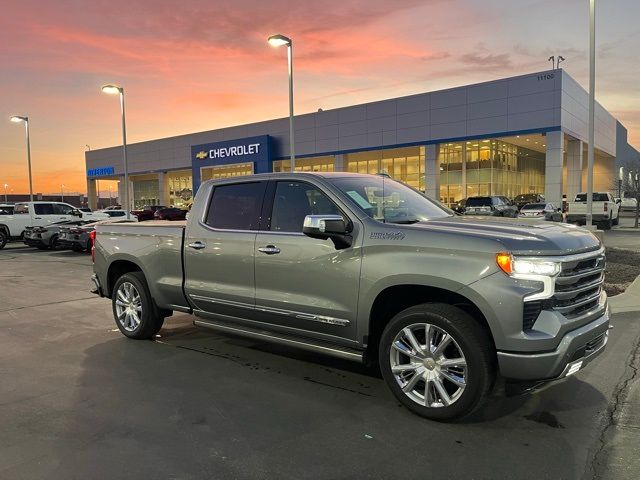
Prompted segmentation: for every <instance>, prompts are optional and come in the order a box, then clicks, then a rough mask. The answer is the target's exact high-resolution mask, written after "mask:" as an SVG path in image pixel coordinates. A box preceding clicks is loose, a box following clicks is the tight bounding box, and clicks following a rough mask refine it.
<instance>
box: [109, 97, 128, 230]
mask: <svg viewBox="0 0 640 480" xmlns="http://www.w3.org/2000/svg"><path fill="white" fill-rule="evenodd" d="M102 91H103V92H104V93H108V94H111V95H115V94H119V95H120V113H121V114H122V156H123V158H124V205H125V210H126V212H127V220H129V219H130V218H131V215H130V214H129V210H131V208H130V205H129V163H128V162H127V124H126V121H125V115H124V88H122V87H119V86H117V85H103V86H102Z"/></svg>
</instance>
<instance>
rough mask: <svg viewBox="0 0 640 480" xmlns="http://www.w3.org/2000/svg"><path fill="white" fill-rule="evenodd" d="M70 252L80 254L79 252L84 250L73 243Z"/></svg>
mask: <svg viewBox="0 0 640 480" xmlns="http://www.w3.org/2000/svg"><path fill="white" fill-rule="evenodd" d="M71 250H73V251H74V252H77V253H80V252H82V251H83V250H84V249H83V248H82V247H81V246H80V245H78V244H75V243H74V244H73V245H72V246H71Z"/></svg>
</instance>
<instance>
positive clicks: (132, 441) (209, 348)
mask: <svg viewBox="0 0 640 480" xmlns="http://www.w3.org/2000/svg"><path fill="white" fill-rule="evenodd" d="M90 272H91V261H90V258H89V256H88V255H83V254H77V253H73V252H68V251H58V252H46V251H45V252H42V251H38V250H35V249H27V248H23V247H20V246H19V245H15V244H12V245H9V246H8V247H7V248H6V249H4V250H2V251H0V326H1V327H0V425H1V426H2V428H1V429H0V479H9V480H12V479H43V478H46V479H52V480H53V479H65V480H68V479H83V480H85V479H87V478H91V479H92V480H98V479H142V478H148V479H185V480H186V479H209V478H210V479H226V478H237V479H301V478H304V479H315V478H318V479H366V478H371V479H391V478H403V479H413V478H416V479H429V478H434V479H440V478H475V479H500V478H505V479H506V478H508V479H520V478H523V479H528V478H531V479H534V478H535V479H540V478H549V479H580V478H603V477H606V476H607V472H613V471H615V472H621V473H619V474H618V473H617V474H616V476H615V477H611V476H609V478H625V475H626V478H633V479H637V478H639V477H640V464H639V463H638V458H640V456H639V455H638V448H637V445H638V444H637V443H636V444H635V447H633V446H627V445H625V442H626V441H627V440H629V439H633V438H637V437H633V436H627V437H626V440H624V441H623V437H622V436H621V433H620V429H619V427H620V426H621V424H622V423H624V422H626V423H629V424H632V423H633V422H634V421H635V422H636V423H635V425H636V429H637V419H638V412H640V400H639V398H640V394H639V393H638V387H637V385H638V382H637V376H638V358H637V355H638V344H639V341H640V320H639V319H638V314H637V312H630V313H621V314H616V315H614V316H613V318H612V324H613V325H614V327H615V328H614V329H613V330H611V335H610V340H609V345H608V346H607V349H606V351H605V353H604V354H603V355H602V356H600V357H599V358H598V359H597V360H596V361H594V362H593V363H592V364H591V365H589V367H588V368H587V369H585V370H584V371H581V372H579V373H578V374H576V375H575V376H573V377H570V378H568V379H567V380H565V381H563V382H561V383H557V384H554V385H552V386H550V387H548V388H547V389H545V390H543V391H541V392H538V393H536V394H534V395H526V396H518V397H511V398H505V397H503V396H501V395H495V396H494V397H493V398H492V399H491V401H490V402H489V404H488V406H487V408H486V409H485V410H484V411H483V412H482V413H481V414H479V415H477V416H476V417H475V418H472V419H470V420H467V421H465V422H463V423H456V424H442V423H436V422H431V421H428V420H424V419H421V418H419V417H417V416H415V415H412V414H411V413H409V411H407V410H406V409H405V408H403V407H401V406H400V405H399V404H398V402H397V401H396V400H395V399H394V397H393V396H392V395H391V393H390V392H389V391H388V390H387V388H386V387H385V385H384V384H383V381H382V379H381V378H380V377H379V375H378V374H377V373H376V372H374V371H369V370H367V369H365V368H364V367H362V366H359V365H357V364H354V363H350V362H346V361H344V362H342V361H337V360H335V359H331V358H325V357H320V356H317V355H313V354H310V353H304V352H300V351H297V350H293V349H287V348H284V347H279V346H273V345H269V344H265V343H261V342H256V341H252V340H246V339H241V338H236V337H230V336H222V335H218V334H215V333H213V332H211V331H208V330H200V329H197V328H195V327H193V325H192V323H191V322H192V318H191V317H189V316H188V315H182V314H181V315H176V316H175V317H172V318H170V319H167V321H166V322H165V328H163V329H162V330H161V331H160V334H159V335H160V336H159V337H158V338H157V339H156V340H155V341H134V340H128V339H126V338H125V337H123V336H122V335H121V334H120V332H119V331H118V330H117V328H116V326H115V324H114V321H113V319H112V315H111V305H110V302H109V301H108V300H105V299H100V298H97V297H95V296H93V295H91V294H90V293H88V290H89V275H90ZM634 355H635V356H634ZM634 395H635V396H634ZM634 402H636V403H634ZM633 419H635V420H633ZM626 432H627V433H628V434H629V435H633V434H634V433H635V432H634V430H633V428H631V427H629V428H627V429H626ZM623 433H624V432H623ZM633 448H635V454H634V451H633ZM632 455H635V456H632Z"/></svg>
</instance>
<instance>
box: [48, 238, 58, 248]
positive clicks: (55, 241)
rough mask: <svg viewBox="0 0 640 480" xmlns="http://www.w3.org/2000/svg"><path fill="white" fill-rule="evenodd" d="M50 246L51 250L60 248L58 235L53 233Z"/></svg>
mask: <svg viewBox="0 0 640 480" xmlns="http://www.w3.org/2000/svg"><path fill="white" fill-rule="evenodd" d="M49 247H50V248H51V250H55V249H57V248H58V235H53V236H52V237H51V240H49Z"/></svg>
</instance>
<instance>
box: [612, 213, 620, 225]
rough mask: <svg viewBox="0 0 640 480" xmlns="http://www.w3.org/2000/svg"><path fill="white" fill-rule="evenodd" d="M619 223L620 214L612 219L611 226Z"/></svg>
mask: <svg viewBox="0 0 640 480" xmlns="http://www.w3.org/2000/svg"><path fill="white" fill-rule="evenodd" d="M619 223H620V213H618V216H617V217H616V218H614V219H613V222H612V224H613V225H618V224H619Z"/></svg>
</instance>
